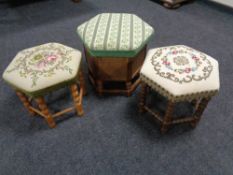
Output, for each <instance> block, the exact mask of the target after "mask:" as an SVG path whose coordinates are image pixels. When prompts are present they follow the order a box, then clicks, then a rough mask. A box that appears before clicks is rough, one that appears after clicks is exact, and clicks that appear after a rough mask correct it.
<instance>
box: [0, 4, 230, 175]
mask: <svg viewBox="0 0 233 175" xmlns="http://www.w3.org/2000/svg"><path fill="white" fill-rule="evenodd" d="M102 12H127V13H135V14H137V15H138V16H140V17H142V18H143V19H144V20H145V21H147V22H148V23H149V24H151V25H152V26H153V27H154V28H155V35H154V38H153V39H152V41H151V42H150V44H149V47H160V46H166V45H175V44H185V45H189V46H191V47H194V48H196V49H198V50H201V51H203V52H206V53H207V54H209V55H211V56H212V57H214V58H216V59H217V60H218V61H219V64H220V79H221V90H220V93H219V94H218V96H216V97H214V98H213V99H212V101H211V102H210V103H209V106H208V107H207V109H206V111H205V112H204V115H203V118H202V120H201V122H200V123H199V125H198V126H197V128H196V129H195V130H192V129H190V128H189V127H188V126H186V125H180V126H177V127H173V128H171V129H170V130H169V132H168V133H167V134H166V135H164V136H162V135H161V134H160V132H159V126H158V124H157V123H155V122H153V121H152V120H151V118H150V116H149V115H148V114H144V115H139V114H138V111H137V102H138V92H139V89H137V91H136V92H135V93H134V94H133V96H132V97H130V98H127V97H122V96H104V97H98V96H97V95H96V94H95V92H94V90H93V88H92V86H91V85H90V83H89V81H87V85H88V92H89V94H88V96H86V97H84V110H85V115H84V117H83V118H77V117H76V116H74V114H70V115H68V116H65V118H63V119H60V121H58V122H59V123H58V125H57V128H55V129H49V128H48V127H47V125H46V124H45V122H44V121H43V120H42V119H41V118H39V117H36V118H30V117H28V113H27V112H26V110H25V109H24V108H23V106H22V105H21V103H20V101H19V100H18V98H17V97H16V95H15V93H14V91H13V90H12V89H11V88H10V87H9V86H8V85H7V84H6V83H4V82H3V80H2V79H0V174H1V175H37V174H38V175H47V174H48V175H51V174H67V175H71V174H80V175H81V174H88V175H89V174H98V175H100V174H101V175H102V174H106V175H111V174H120V175H123V174H127V175H128V174H132V175H135V174H140V175H142V174H164V175H170V174H172V175H202V174H203V175H232V174H233V100H232V97H233V83H232V80H233V68H232V67H233V10H232V9H228V8H225V7H221V6H217V5H214V4H211V3H206V2H204V1H196V2H194V3H191V4H187V5H184V6H182V7H181V8H179V9H177V10H168V9H165V8H163V7H162V6H160V5H159V4H158V3H154V2H152V1H149V0H122V1H120V0H83V1H82V2H81V3H79V4H74V3H72V2H71V1H70V0H45V1H39V2H35V3H28V4H25V5H21V6H9V5H8V4H6V3H3V2H1V3H0V74H2V72H3V70H4V68H5V67H6V66H7V65H8V64H9V62H10V61H11V59H12V58H13V57H14V55H15V54H16V53H17V51H19V50H21V49H24V48H27V47H31V46H34V45H38V44H42V43H46V42H51V41H53V42H60V43H64V44H66V45H68V46H71V47H74V48H78V49H81V50H82V43H81V42H80V39H79V38H78V37H77V35H76V33H75V30H76V26H77V25H79V24H81V23H82V22H84V21H85V20H87V19H89V18H90V17H93V16H94V15H96V14H98V13H102ZM83 66H84V67H86V63H85V61H84V59H83ZM85 76H86V77H87V71H86V69H85ZM86 79H87V78H86ZM47 98H48V100H50V102H51V104H52V107H53V109H55V110H58V109H59V108H61V107H65V106H68V105H71V104H72V100H71V98H70V96H69V92H68V90H67V89H63V90H60V91H58V92H56V93H55V94H52V95H49V96H48V97H47ZM53 102H56V103H53Z"/></svg>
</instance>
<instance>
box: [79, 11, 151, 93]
mask: <svg viewBox="0 0 233 175" xmlns="http://www.w3.org/2000/svg"><path fill="white" fill-rule="evenodd" d="M77 33H78V35H79V37H80V38H81V40H82V42H83V44H84V47H85V49H84V50H85V55H86V59H87V63H88V70H89V77H90V80H91V82H92V84H93V85H94V86H95V88H96V91H97V92H98V94H100V95H101V94H102V93H112V94H122V95H126V96H130V95H131V94H132V92H133V91H134V90H135V89H136V88H137V86H138V84H139V82H140V81H139V71H140V68H141V66H142V63H143V61H144V59H145V55H146V45H147V43H148V42H149V40H150V38H151V36H152V35H153V33H154V29H153V28H152V27H151V26H150V25H149V24H147V23H146V22H145V21H143V20H142V19H141V18H139V17H138V16H136V15H134V14H128V13H102V14H99V15H97V16H95V17H93V18H91V19H90V20H88V21H86V22H84V23H83V24H81V25H80V26H78V28H77Z"/></svg>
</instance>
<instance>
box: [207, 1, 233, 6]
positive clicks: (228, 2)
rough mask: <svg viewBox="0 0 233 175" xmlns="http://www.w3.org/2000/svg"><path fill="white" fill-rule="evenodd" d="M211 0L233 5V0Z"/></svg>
mask: <svg viewBox="0 0 233 175" xmlns="http://www.w3.org/2000/svg"><path fill="white" fill-rule="evenodd" d="M211 1H215V2H218V3H221V4H223V5H227V6H230V7H233V0H211Z"/></svg>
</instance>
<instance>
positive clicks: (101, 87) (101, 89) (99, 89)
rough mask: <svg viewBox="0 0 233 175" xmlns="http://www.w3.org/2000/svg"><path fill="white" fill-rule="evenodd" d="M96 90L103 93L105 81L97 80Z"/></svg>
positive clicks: (100, 93)
mask: <svg viewBox="0 0 233 175" xmlns="http://www.w3.org/2000/svg"><path fill="white" fill-rule="evenodd" d="M96 86H97V87H96V90H97V92H98V94H99V95H103V82H102V81H101V80H97V81H96Z"/></svg>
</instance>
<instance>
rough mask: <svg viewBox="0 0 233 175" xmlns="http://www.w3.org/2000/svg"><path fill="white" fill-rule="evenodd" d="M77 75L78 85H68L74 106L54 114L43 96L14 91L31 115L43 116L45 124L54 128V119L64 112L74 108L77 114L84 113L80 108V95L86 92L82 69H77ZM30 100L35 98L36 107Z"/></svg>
mask: <svg viewBox="0 0 233 175" xmlns="http://www.w3.org/2000/svg"><path fill="white" fill-rule="evenodd" d="M78 76H79V80H80V84H79V86H78V85H77V84H76V83H74V84H71V85H70V86H69V88H70V91H71V94H72V98H73V101H74V107H69V108H66V109H64V110H62V111H59V112H57V113H55V114H51V113H50V111H49V108H48V106H47V104H46V102H45V99H44V97H43V96H40V97H37V98H29V97H27V96H26V95H25V94H24V93H23V92H21V91H18V90H17V91H16V94H17V95H18V97H19V99H20V100H21V101H22V103H23V105H24V107H25V108H26V109H27V110H28V112H29V113H30V114H31V115H33V116H34V115H36V114H38V115H40V116H41V117H43V118H44V119H45V121H46V122H47V124H48V125H49V127H50V128H55V127H56V123H55V120H54V119H55V118H57V117H59V116H61V115H63V114H65V113H68V112H71V111H73V110H75V111H76V112H77V114H78V115H79V116H82V115H83V114H84V112H83V108H82V97H83V95H85V94H86V87H85V82H84V78H83V73H82V71H79V75H78ZM32 100H35V102H36V103H37V105H38V108H35V107H33V105H32V103H31V101H32Z"/></svg>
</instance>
